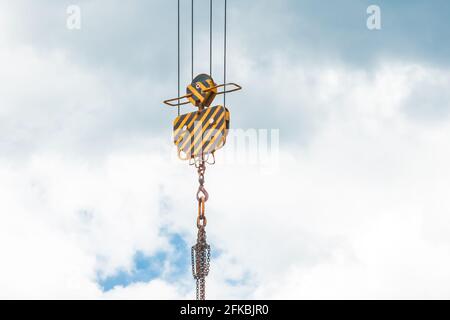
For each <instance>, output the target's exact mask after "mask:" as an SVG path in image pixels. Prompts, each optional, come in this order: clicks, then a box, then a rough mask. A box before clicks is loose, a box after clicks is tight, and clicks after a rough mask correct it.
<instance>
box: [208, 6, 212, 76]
mask: <svg viewBox="0 0 450 320" xmlns="http://www.w3.org/2000/svg"><path fill="white" fill-rule="evenodd" d="M212 4H213V2H212V0H209V75H210V77H211V78H212V28H213V16H212V14H213V7H212Z"/></svg>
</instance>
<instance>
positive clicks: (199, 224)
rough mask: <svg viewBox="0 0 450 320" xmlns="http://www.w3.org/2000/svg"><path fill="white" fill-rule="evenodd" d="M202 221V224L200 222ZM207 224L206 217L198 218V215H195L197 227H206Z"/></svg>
mask: <svg viewBox="0 0 450 320" xmlns="http://www.w3.org/2000/svg"><path fill="white" fill-rule="evenodd" d="M201 221H203V224H202V223H201ZM207 224H208V220H206V217H203V218H201V219H200V217H197V228H201V227H206V225H207Z"/></svg>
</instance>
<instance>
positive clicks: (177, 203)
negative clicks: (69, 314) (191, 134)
mask: <svg viewBox="0 0 450 320" xmlns="http://www.w3.org/2000/svg"><path fill="white" fill-rule="evenodd" d="M202 2H204V3H206V4H208V2H207V1H203V0H202V1H201V0H196V1H195V3H196V17H197V18H198V19H197V20H196V22H195V30H196V33H195V44H196V50H195V72H196V73H200V72H204V71H207V69H208V66H209V63H208V59H207V58H208V53H209V52H208V34H207V26H208V25H207V14H208V6H207V5H204V4H202ZM189 3H190V2H189V1H184V2H182V12H183V16H182V75H181V76H182V85H183V86H184V85H185V84H187V83H188V82H189V79H190V65H189V59H190V56H189V53H190V43H189V35H190V34H189V33H190V29H189V27H188V26H189ZM214 3H215V7H214V9H215V16H214V21H215V24H214V32H215V33H214V39H215V40H214V69H213V76H214V77H215V79H219V80H217V82H219V81H220V79H221V78H222V65H221V62H222V27H221V26H222V22H223V20H222V16H221V12H220V9H221V4H222V2H221V1H214ZM228 3H229V30H228V31H229V34H228V36H229V39H228V40H229V41H228V62H229V65H228V67H229V68H228V79H229V80H230V81H234V82H237V83H239V84H241V85H242V86H243V88H244V90H243V91H241V92H238V93H236V94H233V95H230V96H229V97H227V101H228V107H229V109H230V111H231V116H232V127H233V128H235V129H243V130H249V129H267V130H271V129H276V130H279V133H280V150H279V153H278V154H277V157H278V158H279V168H278V170H277V171H275V172H272V173H266V172H262V171H263V170H261V168H260V167H259V166H258V164H256V165H255V164H254V163H244V164H236V163H227V162H225V161H224V158H225V152H226V150H225V149H231V148H232V147H231V145H227V146H226V148H225V149H224V150H223V151H221V152H220V153H218V154H217V156H218V159H217V160H218V163H217V164H216V165H215V166H213V167H210V168H208V169H207V178H206V179H207V187H208V190H209V191H210V193H211V200H210V201H209V202H208V206H207V210H208V211H207V213H208V216H209V217H210V219H209V224H208V236H209V238H208V239H209V241H210V243H211V245H212V248H213V261H212V268H211V274H210V277H209V278H208V288H209V289H208V292H209V294H210V295H211V297H212V298H344V299H345V298H448V297H449V296H450V291H449V289H448V288H450V286H449V283H450V276H449V274H448V271H447V270H448V269H449V267H450V256H449V254H448V252H450V250H449V249H450V238H449V236H448V235H449V234H450V228H449V226H450V221H449V219H448V217H449V213H450V202H449V201H448V199H447V198H448V197H447V194H448V191H449V190H450V186H449V184H448V181H449V178H450V172H449V170H448V168H447V163H448V161H450V153H449V151H448V138H449V136H450V122H449V116H450V112H449V111H450V93H449V91H448V87H449V86H450V71H449V68H450V66H449V64H448V61H449V60H448V57H449V56H450V46H449V44H448V42H447V41H446V39H448V38H449V37H450V24H449V19H448V14H449V13H450V3H449V2H448V1H439V0H434V1H407V2H406V1H381V0H380V1H356V0H342V1H329V2H327V3H323V2H317V1H294V0H281V1H269V0H259V1H228ZM71 4H76V5H78V6H79V7H80V9H81V19H82V20H81V29H80V30H68V29H67V28H66V19H67V13H66V10H67V6H68V5H71ZM371 4H375V5H378V6H379V7H380V9H381V26H382V28H381V30H376V31H371V30H368V28H367V27H366V19H367V17H368V15H367V13H366V9H367V7H368V6H369V5H371ZM175 9H176V1H138V0H132V1H127V2H126V3H124V2H123V1H118V0H114V1H104V0H95V1H87V0H79V1H75V2H73V1H70V2H69V1H58V2H55V1H50V0H43V1H39V2H36V1H30V0H20V1H15V2H7V1H6V0H0V70H2V72H1V73H0V83H2V86H1V87H0V136H2V137H3V138H2V139H0V146H1V148H0V194H2V201H0V251H1V252H2V254H3V256H4V257H5V258H4V261H5V263H3V264H2V266H1V267H0V271H1V272H0V297H7V298H10V297H18V298H53V297H59V298H89V299H110V298H111V299H118V298H139V299H157V298H178V299H188V298H192V297H193V280H192V277H191V275H190V261H189V259H190V246H191V245H192V244H193V242H194V239H195V236H196V234H195V214H196V212H195V210H196V207H195V206H196V203H195V201H194V200H195V199H194V195H195V189H196V181H197V180H196V177H195V172H194V170H192V168H191V167H189V166H188V165H187V164H186V163H181V162H179V161H177V160H175V159H174V157H173V150H172V149H171V141H170V136H171V122H172V120H173V118H174V117H175V114H176V113H175V111H174V110H170V109H168V108H167V107H164V106H163V105H162V103H161V102H162V100H164V99H166V98H170V97H174V96H175V95H176V70H177V69H176V24H175V23H176V11H175ZM188 111H192V108H191V107H184V108H183V109H182V112H188ZM229 144H231V143H229ZM86 213H88V214H86ZM17 252H20V253H21V254H20V255H19V256H18V254H17ZM30 259H32V260H33V261H36V263H35V265H34V266H33V268H31V270H29V269H28V268H26V267H25V266H28V265H29V264H28V263H27V262H28V261H30ZM19 275H20V276H19Z"/></svg>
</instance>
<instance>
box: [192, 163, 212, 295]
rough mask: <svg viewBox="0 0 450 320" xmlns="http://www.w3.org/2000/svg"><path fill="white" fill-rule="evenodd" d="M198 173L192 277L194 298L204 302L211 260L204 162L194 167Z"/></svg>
mask: <svg viewBox="0 0 450 320" xmlns="http://www.w3.org/2000/svg"><path fill="white" fill-rule="evenodd" d="M196 167H197V172H198V182H199V187H198V191H197V201H198V216H197V228H198V233H197V243H196V244H195V245H194V246H192V249H191V258H192V275H193V276H194V279H195V281H196V297H197V300H205V292H206V288H205V284H206V283H205V282H206V281H205V278H206V277H207V276H208V274H209V265H210V260H211V247H210V246H209V244H208V243H207V242H206V230H205V227H206V224H207V220H206V216H205V202H206V201H208V198H209V195H208V192H207V191H206V189H205V187H204V184H205V170H206V165H205V160H204V159H203V157H202V159H201V160H200V161H199V162H198V164H197V165H196Z"/></svg>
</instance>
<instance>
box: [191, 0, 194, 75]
mask: <svg viewBox="0 0 450 320" xmlns="http://www.w3.org/2000/svg"><path fill="white" fill-rule="evenodd" d="M191 78H192V80H194V0H191Z"/></svg>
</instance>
